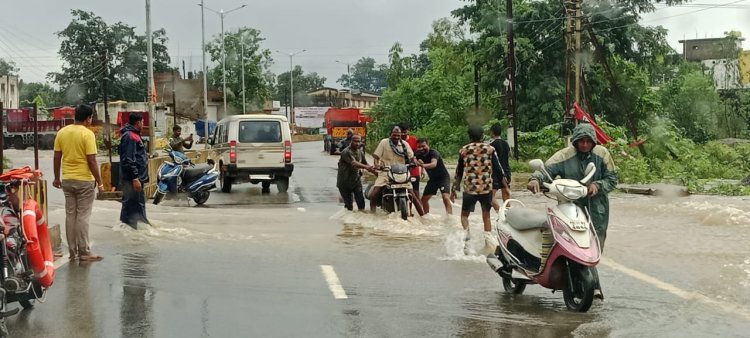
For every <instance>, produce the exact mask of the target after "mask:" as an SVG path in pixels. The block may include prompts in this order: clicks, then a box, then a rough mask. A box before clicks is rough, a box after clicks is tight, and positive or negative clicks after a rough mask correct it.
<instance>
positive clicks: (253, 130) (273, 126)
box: [239, 121, 281, 143]
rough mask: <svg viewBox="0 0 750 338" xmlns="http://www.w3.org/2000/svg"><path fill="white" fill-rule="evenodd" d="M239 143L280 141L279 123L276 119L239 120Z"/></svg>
mask: <svg viewBox="0 0 750 338" xmlns="http://www.w3.org/2000/svg"><path fill="white" fill-rule="evenodd" d="M239 141H240V143H257V142H265V143H271V142H281V125H280V124H279V122H278V121H243V122H240V130H239Z"/></svg>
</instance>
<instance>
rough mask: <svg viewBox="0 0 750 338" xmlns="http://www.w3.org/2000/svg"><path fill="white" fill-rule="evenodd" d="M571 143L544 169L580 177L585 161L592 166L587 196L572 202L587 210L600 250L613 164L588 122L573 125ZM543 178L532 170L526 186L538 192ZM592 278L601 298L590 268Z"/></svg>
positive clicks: (554, 174) (614, 180) (614, 182)
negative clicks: (594, 167) (597, 142)
mask: <svg viewBox="0 0 750 338" xmlns="http://www.w3.org/2000/svg"><path fill="white" fill-rule="evenodd" d="M571 143H572V145H571V146H569V147H566V148H564V149H562V150H559V151H558V152H557V153H555V154H554V155H553V156H552V157H551V158H550V159H549V160H547V163H546V164H545V166H546V169H547V172H549V174H550V176H552V178H555V177H557V176H559V177H561V178H565V179H572V180H581V179H582V178H583V177H584V176H585V175H584V171H585V169H586V166H587V165H588V164H589V163H593V164H594V165H595V166H596V174H595V175H594V177H593V178H592V180H591V183H589V185H588V192H589V197H588V198H583V199H580V200H577V201H576V202H575V203H576V204H578V205H579V206H580V207H581V208H585V209H587V210H588V211H589V213H590V214H591V223H592V224H593V225H594V229H595V230H596V235H597V237H598V238H599V247H600V248H602V251H603V250H604V241H605V240H606V239H607V227H608V225H609V197H607V194H609V192H610V191H612V190H613V189H614V188H615V186H617V168H615V162H614V161H613V160H612V155H610V153H609V151H608V150H607V148H605V147H603V146H601V145H597V144H596V131H594V127H593V126H591V125H590V124H588V123H581V124H579V125H578V126H576V127H575V128H574V129H573V137H572V138H571ZM542 180H544V174H542V173H541V172H538V171H537V172H535V173H534V174H532V176H531V178H530V179H529V184H528V186H527V188H528V189H529V190H530V191H531V192H532V193H537V192H539V182H541V181H542ZM594 279H595V280H596V291H595V293H594V295H595V297H597V298H600V299H603V298H604V296H603V294H602V292H601V285H600V284H599V275H598V273H597V272H596V269H594Z"/></svg>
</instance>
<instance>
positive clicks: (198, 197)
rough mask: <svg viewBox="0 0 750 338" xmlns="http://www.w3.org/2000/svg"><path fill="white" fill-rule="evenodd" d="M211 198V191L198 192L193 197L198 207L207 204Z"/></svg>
mask: <svg viewBox="0 0 750 338" xmlns="http://www.w3.org/2000/svg"><path fill="white" fill-rule="evenodd" d="M209 196H211V192H210V191H201V192H197V193H195V195H193V201H195V204H197V205H203V203H206V201H208V197H209Z"/></svg>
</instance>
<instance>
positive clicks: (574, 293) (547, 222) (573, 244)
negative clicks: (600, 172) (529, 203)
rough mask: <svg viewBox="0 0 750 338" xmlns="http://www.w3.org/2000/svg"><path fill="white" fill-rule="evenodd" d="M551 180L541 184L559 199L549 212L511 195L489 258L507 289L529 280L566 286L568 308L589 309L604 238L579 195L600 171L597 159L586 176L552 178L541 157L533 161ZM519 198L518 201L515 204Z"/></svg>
mask: <svg viewBox="0 0 750 338" xmlns="http://www.w3.org/2000/svg"><path fill="white" fill-rule="evenodd" d="M529 164H530V166H531V168H532V169H534V170H537V171H541V172H542V173H543V174H544V175H545V177H546V179H547V180H549V182H542V183H543V187H542V188H541V190H542V192H544V195H545V196H547V197H548V198H552V199H555V200H557V202H558V203H557V205H556V206H552V207H548V208H547V211H546V212H543V211H541V210H536V209H532V208H528V207H526V206H524V204H523V203H522V202H521V201H518V200H513V199H511V200H507V201H505V203H504V208H503V212H501V213H500V215H499V216H498V219H497V220H496V222H495V228H496V232H497V236H498V240H499V243H500V245H499V246H498V247H497V250H496V252H495V254H493V255H489V256H487V264H489V266H490V268H492V270H493V271H495V272H497V273H498V274H499V275H500V277H502V280H503V287H504V289H505V290H506V291H508V292H512V293H515V294H521V293H523V291H524V290H525V289H526V285H528V284H539V285H541V286H543V287H545V288H548V289H552V290H553V291H555V290H562V291H563V298H564V300H565V305H566V306H567V308H568V309H570V310H573V311H578V312H586V311H588V309H589V308H590V307H591V303H592V302H593V299H594V287H595V285H596V281H595V280H594V278H595V277H594V274H593V271H592V270H593V269H594V267H595V266H596V265H597V264H598V263H599V257H600V255H601V252H600V246H599V239H598V237H597V236H596V232H595V230H594V228H593V225H592V224H591V220H590V219H591V217H590V215H589V213H588V210H583V209H581V208H580V207H578V206H577V205H576V204H575V203H574V201H576V200H578V199H582V198H586V197H587V195H588V188H587V186H586V184H587V183H588V182H589V181H590V180H591V178H592V177H593V176H594V173H595V172H596V168H595V167H594V165H593V164H592V163H589V165H588V166H587V167H586V171H585V177H584V178H583V179H582V180H581V181H576V180H569V179H554V180H553V179H552V177H550V175H549V173H547V171H546V169H545V168H544V163H543V162H542V161H541V160H539V159H536V160H532V161H530V162H529ZM511 204H515V205H511Z"/></svg>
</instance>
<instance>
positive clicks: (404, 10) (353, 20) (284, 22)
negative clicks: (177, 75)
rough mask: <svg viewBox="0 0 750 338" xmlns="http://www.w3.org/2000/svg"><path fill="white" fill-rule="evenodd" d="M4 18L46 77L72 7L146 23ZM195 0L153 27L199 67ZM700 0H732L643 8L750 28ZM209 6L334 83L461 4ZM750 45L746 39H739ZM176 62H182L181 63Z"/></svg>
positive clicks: (688, 33)
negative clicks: (82, 15)
mask: <svg viewBox="0 0 750 338" xmlns="http://www.w3.org/2000/svg"><path fill="white" fill-rule="evenodd" d="M5 2H6V3H5V4H4V7H5V8H4V9H5V10H4V11H3V13H4V14H5V15H3V19H2V20H0V57H2V58H5V59H11V60H14V61H15V62H16V64H17V65H18V66H19V67H20V68H21V72H20V73H21V77H22V78H23V79H24V80H25V81H27V82H29V81H43V79H44V75H45V74H46V73H47V72H50V71H57V70H59V67H60V62H59V60H58V59H57V50H58V49H59V40H58V39H57V38H56V36H55V35H54V33H55V32H57V31H60V30H62V29H63V28H64V27H65V26H66V25H67V24H68V23H69V22H70V20H71V16H70V10H71V9H83V10H87V11H92V12H94V13H96V14H97V15H99V16H101V17H103V18H104V20H105V21H106V22H108V23H114V22H117V21H122V22H124V23H127V24H129V25H132V26H136V27H137V29H138V30H139V31H141V32H145V29H146V24H145V1H139V0H129V1H111V0H59V1H58V0H8V1H5ZM199 2H200V0H152V1H151V3H152V26H153V28H154V29H158V28H165V29H166V31H167V36H168V37H169V49H170V56H171V57H172V63H173V64H175V65H176V64H177V62H182V60H185V63H186V67H187V68H188V71H189V70H191V69H192V70H198V69H200V66H201V57H200V50H201V49H200V48H201V21H200V18H201V17H200V7H199V6H197V3H199ZM695 3H699V4H717V5H719V4H727V3H734V4H732V8H724V9H722V8H707V7H706V6H698V7H696V6H691V7H683V8H662V7H663V6H659V10H657V12H656V13H653V14H649V15H646V16H645V17H644V24H648V25H663V26H665V27H666V28H667V29H669V31H670V35H669V42H670V44H671V45H672V46H673V47H674V48H680V49H681V47H680V44H679V43H678V42H677V40H681V39H683V37H687V38H695V37H696V36H698V37H700V38H703V37H719V36H722V35H723V32H725V31H728V30H733V29H734V30H740V31H741V32H743V34H744V35H745V36H750V0H746V1H739V2H737V1H736V0H698V1H696V2H695ZM205 4H206V6H207V7H211V8H214V9H217V10H219V9H222V8H223V9H224V10H230V9H233V8H236V7H238V6H240V5H242V4H246V5H247V7H245V8H243V9H240V10H238V11H236V12H233V13H230V14H228V15H226V16H225V20H224V26H225V30H227V31H228V30H232V29H236V28H238V27H240V26H248V27H253V28H256V29H259V30H260V31H261V33H262V36H263V37H264V38H265V39H266V41H265V47H266V48H268V49H270V50H272V51H275V50H281V51H282V52H284V53H290V52H296V51H299V50H302V49H307V51H306V52H304V53H302V54H299V55H297V56H295V57H294V62H295V64H299V65H301V66H302V67H303V69H304V70H305V72H318V73H319V74H321V75H323V76H325V77H326V78H327V79H328V81H327V85H329V86H336V87H337V83H336V82H335V81H336V80H337V79H338V78H339V77H340V76H341V74H343V73H346V65H344V64H339V63H336V61H337V60H339V61H341V62H343V63H347V62H348V63H354V62H356V61H357V60H358V59H359V58H360V57H362V56H372V57H375V58H376V59H377V60H378V62H380V63H384V62H386V61H387V54H388V49H389V48H390V46H391V45H392V44H393V43H394V42H395V41H399V42H401V43H402V44H403V45H404V48H405V50H406V52H416V51H417V50H418V45H419V43H420V42H421V41H422V40H423V39H424V38H425V37H426V36H427V34H428V33H429V32H430V30H431V27H430V25H431V23H432V22H433V21H434V20H436V19H439V18H442V17H447V16H450V11H451V10H453V9H455V8H458V7H460V6H461V5H462V2H461V1H459V0H318V1H309V0H255V1H245V0H206V1H205ZM220 30H221V28H220V20H219V16H218V15H217V14H214V13H211V12H208V11H206V39H207V40H208V39H209V38H210V36H212V35H214V34H218V33H219V32H220ZM745 45H746V46H748V43H747V42H746V43H745ZM274 60H275V64H274V66H273V67H272V71H273V72H274V73H276V74H279V73H281V72H284V71H287V70H288V69H289V58H288V56H286V55H282V54H274ZM180 67H181V66H180Z"/></svg>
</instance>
